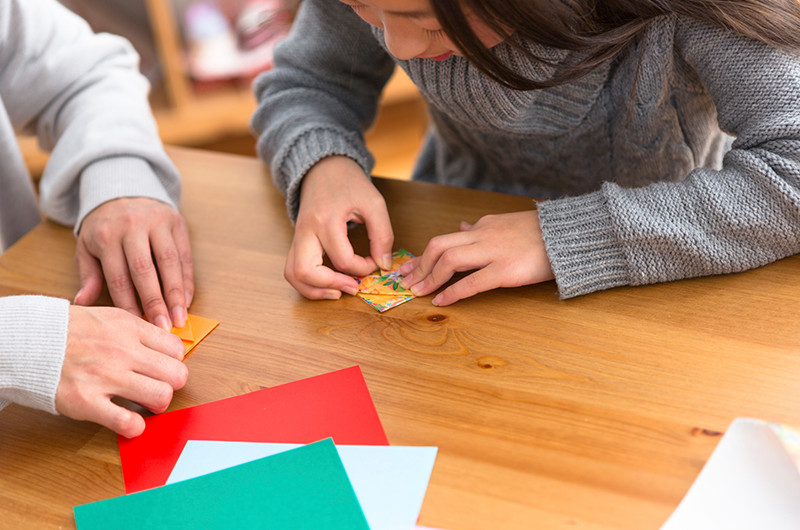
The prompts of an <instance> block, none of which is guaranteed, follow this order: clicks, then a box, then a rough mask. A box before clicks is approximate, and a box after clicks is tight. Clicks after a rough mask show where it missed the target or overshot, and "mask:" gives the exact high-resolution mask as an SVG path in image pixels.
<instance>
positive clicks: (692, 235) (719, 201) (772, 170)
mask: <svg viewBox="0 0 800 530" xmlns="http://www.w3.org/2000/svg"><path fill="white" fill-rule="evenodd" d="M675 46H676V51H677V53H678V54H680V55H681V57H682V60H683V61H685V62H686V64H688V65H689V66H690V67H691V68H693V69H694V71H695V72H696V73H697V75H698V77H699V79H700V81H701V83H702V84H703V86H704V87H705V89H706V90H707V92H708V94H709V95H710V96H711V98H712V99H713V102H714V105H715V107H716V111H717V119H718V122H719V125H720V128H721V129H722V130H723V131H725V132H727V133H729V134H731V135H732V136H735V137H736V140H735V141H734V143H733V145H732V148H731V150H730V151H729V152H728V153H727V154H726V155H725V157H724V160H723V164H722V168H721V169H720V170H713V169H707V168H697V169H695V170H693V171H692V172H691V173H690V174H689V175H687V177H686V178H685V179H684V180H682V181H681V182H663V183H657V184H653V185H650V186H646V187H643V188H635V189H625V188H622V187H620V186H617V185H615V184H613V183H606V184H604V185H603V187H602V189H601V191H598V192H595V193H592V194H588V195H584V196H580V197H574V198H567V199H564V200H555V201H549V202H543V203H540V205H539V210H540V218H541V219H542V230H543V233H544V238H545V243H546V246H547V252H548V256H549V258H550V261H551V264H552V266H553V270H554V272H555V276H556V281H557V282H558V285H559V292H560V295H561V296H562V297H564V298H568V297H571V296H577V295H582V294H586V293H589V292H592V291H596V290H599V289H604V288H609V287H614V286H618V285H643V284H650V283H657V282H664V281H671V280H678V279H682V278H690V277H697V276H703V275H712V274H724V273H733V272H739V271H743V270H747V269H751V268H755V267H759V266H762V265H765V264H767V263H771V262H773V261H776V260H779V259H782V258H784V257H787V256H790V255H793V254H797V253H800V238H798V237H797V234H798V233H800V57H798V55H796V54H793V53H790V52H785V51H781V50H777V49H774V48H771V47H769V46H766V45H764V44H761V43H758V42H755V41H752V40H749V39H746V38H743V37H740V36H737V35H734V34H732V33H730V32H728V31H725V30H722V29H719V28H714V27H711V26H708V25H705V24H702V23H699V22H694V21H687V20H681V21H680V22H679V24H678V25H677V28H676V33H675Z"/></svg>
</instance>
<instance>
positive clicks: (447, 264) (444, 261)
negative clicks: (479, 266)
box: [439, 250, 458, 270]
mask: <svg viewBox="0 0 800 530" xmlns="http://www.w3.org/2000/svg"><path fill="white" fill-rule="evenodd" d="M439 264H440V266H441V267H443V268H444V269H446V270H453V269H454V268H455V266H456V265H457V264H458V255H457V253H456V252H453V251H452V250H445V251H444V252H443V253H442V255H441V257H440V258H439Z"/></svg>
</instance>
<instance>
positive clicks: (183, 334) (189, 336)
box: [172, 315, 219, 361]
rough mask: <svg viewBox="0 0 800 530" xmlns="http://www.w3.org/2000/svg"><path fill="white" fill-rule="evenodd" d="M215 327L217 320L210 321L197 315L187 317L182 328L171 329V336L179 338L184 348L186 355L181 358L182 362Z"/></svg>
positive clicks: (217, 324)
mask: <svg viewBox="0 0 800 530" xmlns="http://www.w3.org/2000/svg"><path fill="white" fill-rule="evenodd" d="M217 326H219V320H212V319H210V318H205V317H199V316H197V315H188V318H187V320H186V325H185V326H183V327H182V328H176V327H173V328H172V334H173V335H177V336H178V337H180V339H181V340H182V341H183V345H184V347H185V348H186V353H185V355H184V357H183V360H184V361H185V360H186V358H187V357H189V353H190V352H191V351H192V350H193V349H194V347H195V346H197V345H198V344H200V341H201V340H203V339H204V338H206V336H207V335H208V334H209V333H211V332H212V331H214V328H216V327H217Z"/></svg>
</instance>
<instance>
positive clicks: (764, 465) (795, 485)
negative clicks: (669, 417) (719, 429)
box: [661, 418, 800, 530]
mask: <svg viewBox="0 0 800 530" xmlns="http://www.w3.org/2000/svg"><path fill="white" fill-rule="evenodd" d="M775 427H778V428H779V427H780V426H777V425H775V424H769V423H767V422H764V421H761V420H755V419H750V418H737V419H736V420H734V421H733V422H732V423H731V426H730V427H729V428H728V430H727V432H726V433H725V435H724V436H723V437H722V440H720V442H719V444H718V445H717V447H716V449H714V452H713V453H712V454H711V457H710V458H709V460H708V462H706V465H705V466H704V467H703V469H702V471H701V472H700V475H698V477H697V479H696V480H695V482H694V484H692V486H691V488H689V491H688V493H687V494H686V496H685V497H684V498H683V500H682V501H681V503H680V505H678V508H677V509H676V510H675V511H674V512H673V513H672V515H671V516H670V518H669V519H668V520H667V522H666V523H664V525H663V526H662V527H661V529H662V530H695V529H697V530H708V529H711V528H720V529H725V530H739V529H741V530H753V529H762V528H763V529H769V530H783V529H786V530H797V529H800V471H798V469H797V466H796V465H795V463H794V461H793V459H792V456H791V455H790V454H789V452H788V451H787V448H786V446H785V445H784V444H783V443H782V442H781V440H780V439H779V438H778V435H777V434H776V430H775Z"/></svg>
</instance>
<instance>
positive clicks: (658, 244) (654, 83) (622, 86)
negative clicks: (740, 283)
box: [253, 0, 800, 305]
mask: <svg viewBox="0 0 800 530" xmlns="http://www.w3.org/2000/svg"><path fill="white" fill-rule="evenodd" d="M798 50H800V3H798V2H797V1H796V0H726V1H723V0H651V1H646V0H641V1H633V0H628V1H626V0H613V1H604V2H595V1H593V0H563V1H559V2H553V1H550V0H547V1H544V0H543V1H535V0H430V1H429V0H305V1H304V2H303V3H302V5H301V9H300V12H299V14H298V17H297V20H296V22H295V25H294V28H293V31H292V33H291V35H290V36H289V38H287V40H285V41H284V42H283V43H282V45H281V46H280V47H279V49H278V50H277V53H276V58H275V69H274V70H272V71H270V72H267V73H265V74H263V75H262V76H261V77H260V79H259V80H258V81H257V83H256V85H255V88H256V93H257V96H258V99H259V108H258V110H257V112H256V114H255V116H254V118H253V127H254V130H255V131H257V133H258V134H259V135H260V138H259V144H258V147H259V152H260V154H261V156H262V157H263V158H264V159H265V160H268V161H269V162H270V164H271V168H272V175H273V179H274V181H275V184H276V185H277V186H278V187H279V188H280V189H281V190H283V191H284V192H285V194H286V197H287V206H288V210H289V214H290V216H291V217H292V219H293V220H295V221H296V231H295V236H294V241H293V243H292V247H291V249H290V251H289V255H288V258H287V262H286V271H285V274H286V278H287V279H288V280H289V282H291V284H292V285H293V286H294V287H295V288H296V289H297V290H298V291H299V292H300V293H302V294H303V295H305V296H307V297H309V298H338V297H339V296H340V295H341V292H346V293H350V294H353V293H355V291H356V283H355V282H354V280H353V279H352V276H353V275H362V274H367V273H369V272H371V271H372V270H373V269H374V268H375V266H376V264H377V265H381V266H385V263H386V261H387V260H388V254H389V252H390V250H391V248H392V242H393V234H392V230H391V225H390V222H389V218H388V214H387V210H386V206H385V203H384V202H383V199H382V197H381V196H380V194H379V193H378V192H377V190H376V189H375V188H374V187H373V186H372V184H371V183H370V181H369V178H368V177H367V175H368V174H369V172H370V170H371V167H372V159H371V158H370V155H369V153H367V151H366V150H365V147H364V141H363V138H362V131H363V130H364V129H365V128H366V127H367V126H368V125H369V124H370V123H371V121H372V119H373V118H374V115H375V112H376V106H377V101H378V97H379V94H380V91H381V88H382V87H383V85H384V83H385V82H386V80H387V79H388V77H389V75H390V74H391V72H392V69H393V67H394V65H395V64H397V65H399V66H400V67H401V68H403V69H404V70H405V71H406V73H407V74H408V75H409V77H410V78H411V79H412V80H413V81H414V82H415V83H416V85H417V86H418V87H419V89H420V91H421V93H422V95H423V96H424V97H425V99H426V100H427V102H428V105H429V109H430V114H431V120H432V126H431V130H430V133H429V136H428V139H427V142H426V144H425V146H424V148H423V150H422V153H421V154H420V157H419V160H418V164H417V167H416V170H415V173H414V178H416V179H421V180H426V181H431V182H437V183H442V184H450V185H459V186H469V187H475V188H481V189H487V190H494V191H502V192H508V193H515V194H526V195H529V196H531V197H536V198H543V199H549V200H546V201H543V202H540V203H538V205H537V207H536V208H534V205H533V204H532V205H531V206H532V209H531V211H528V212H522V213H512V214H505V215H497V216H487V217H484V218H482V219H480V220H479V221H478V222H476V223H475V224H474V225H470V224H467V223H462V226H461V230H460V231H459V232H456V233H452V234H446V235H441V236H438V237H436V238H434V239H432V240H431V241H430V243H429V244H428V246H427V248H426V249H425V251H424V252H423V253H422V255H421V256H420V257H418V258H416V259H414V260H412V261H409V262H408V263H407V264H406V265H405V267H404V268H403V269H401V273H403V274H405V275H406V276H405V280H404V285H405V286H407V287H409V288H411V290H412V291H414V292H415V293H416V294H417V295H426V294H429V293H431V292H433V291H435V290H436V289H438V288H439V287H440V286H442V285H443V284H444V283H445V282H447V281H448V280H449V279H450V278H451V276H452V275H453V274H454V273H455V272H458V271H475V272H473V273H472V274H470V275H469V276H466V277H465V278H463V279H461V280H460V281H458V282H456V283H454V284H452V285H451V286H449V287H448V288H446V289H445V290H443V291H442V292H441V293H439V294H438V295H437V296H436V297H435V298H434V299H433V303H434V304H436V305H447V304H450V303H453V302H455V301H457V300H459V299H462V298H465V297H468V296H471V295H474V294H476V293H478V292H482V291H485V290H488V289H493V288H496V287H512V286H520V285H527V284H531V283H536V282H541V281H544V280H549V279H552V278H555V280H556V282H557V284H558V289H559V293H560V295H561V296H562V297H563V298H568V297H572V296H577V295H582V294H586V293H590V292H593V291H597V290H599V289H607V288H610V287H615V286H620V285H642V284H649V283H655V282H663V281H669V280H677V279H681V278H689V277H693V276H701V275H708V274H720V273H729V272H736V271H742V270H746V269H750V268H754V267H758V266H761V265H764V264H767V263H770V262H772V261H775V260H778V259H781V258H784V257H786V256H789V255H792V254H796V253H798V252H800V237H799V235H800V57H799V56H798V54H797V51H798ZM734 138H735V140H734ZM351 221H356V222H363V223H365V224H366V228H367V231H368V233H369V237H370V245H371V248H370V256H368V257H360V256H357V255H355V254H354V252H353V249H352V247H351V245H350V244H349V241H348V239H347V223H348V222H351ZM324 253H327V254H328V256H329V257H330V260H331V262H332V264H333V266H334V267H335V268H336V269H337V270H338V271H339V272H336V271H333V270H331V269H329V268H327V267H325V266H324V265H323V263H322V257H323V254H324Z"/></svg>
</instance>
